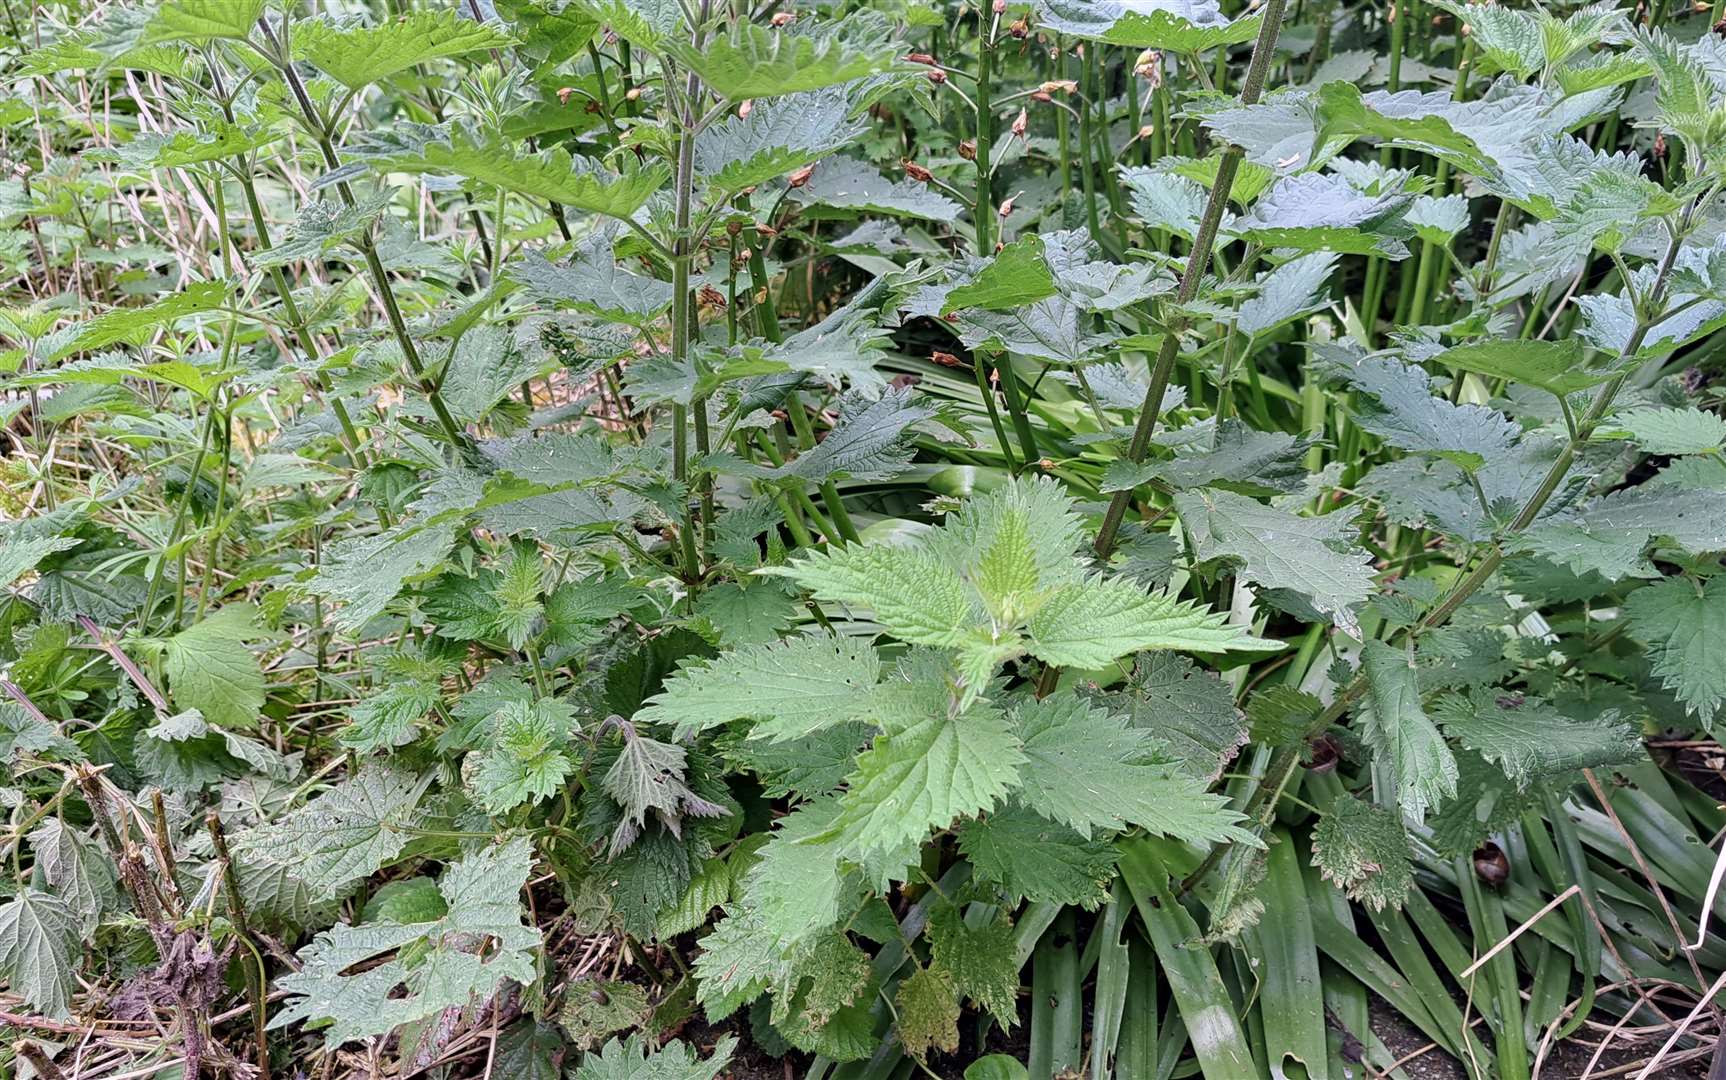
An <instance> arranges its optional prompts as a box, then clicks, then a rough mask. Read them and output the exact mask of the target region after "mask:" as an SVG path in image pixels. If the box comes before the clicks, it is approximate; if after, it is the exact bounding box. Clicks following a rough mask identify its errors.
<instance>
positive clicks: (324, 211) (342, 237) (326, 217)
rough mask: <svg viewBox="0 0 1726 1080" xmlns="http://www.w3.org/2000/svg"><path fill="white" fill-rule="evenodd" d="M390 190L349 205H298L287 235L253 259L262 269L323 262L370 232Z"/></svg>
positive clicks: (390, 197) (386, 205)
mask: <svg viewBox="0 0 1726 1080" xmlns="http://www.w3.org/2000/svg"><path fill="white" fill-rule="evenodd" d="M394 197H395V196H394V193H393V192H384V193H382V194H380V195H377V196H374V197H371V198H363V199H360V200H359V201H358V202H356V203H354V204H353V205H352V206H349V205H347V204H345V203H341V202H325V201H324V200H322V199H315V200H313V201H311V202H309V203H307V204H305V205H304V206H302V207H301V208H300V212H299V214H298V215H297V216H296V217H295V218H294V220H293V223H292V224H290V225H289V226H288V231H287V235H286V236H285V237H283V238H282V239H281V240H280V241H278V242H277V243H276V245H275V246H274V247H271V248H270V249H269V250H267V251H260V252H258V253H257V255H256V256H254V258H253V261H254V262H255V263H256V264H257V265H258V266H260V267H263V268H264V269H269V268H270V267H275V266H287V265H289V264H290V263H295V262H299V261H300V260H302V259H303V260H308V261H311V262H322V261H323V260H324V259H325V258H326V257H327V256H328V255H329V254H330V253H331V252H332V251H334V250H335V249H336V248H338V247H340V246H341V245H343V244H352V243H353V242H354V241H356V240H358V239H359V238H361V237H363V236H366V235H368V234H369V233H370V232H371V229H372V226H373V224H374V223H375V222H376V221H377V220H378V218H380V217H382V216H383V214H384V212H385V211H386V210H388V209H389V205H390V203H391V202H393V201H394Z"/></svg>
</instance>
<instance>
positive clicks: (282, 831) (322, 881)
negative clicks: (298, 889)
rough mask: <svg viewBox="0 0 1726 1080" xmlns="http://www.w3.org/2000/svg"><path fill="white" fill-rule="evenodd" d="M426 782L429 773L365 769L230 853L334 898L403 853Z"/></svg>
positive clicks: (245, 839) (239, 843) (242, 840)
mask: <svg viewBox="0 0 1726 1080" xmlns="http://www.w3.org/2000/svg"><path fill="white" fill-rule="evenodd" d="M431 780H432V776H431V774H430V773H424V774H420V775H417V776H416V775H415V774H413V773H410V772H404V771H401V770H398V769H395V768H391V767H389V766H383V765H374V766H366V767H364V768H362V769H361V770H360V772H359V775H357V776H354V777H352V778H350V779H348V780H344V781H343V782H342V783H340V784H337V785H336V786H335V787H333V788H331V789H330V790H328V791H326V792H324V793H323V794H322V795H319V796H318V797H317V798H315V799H313V800H312V801H311V802H309V803H307V804H306V805H305V806H303V807H301V808H300V809H298V810H295V811H294V812H292V813H290V814H287V815H286V816H284V817H282V818H281V819H280V820H279V821H276V822H274V823H272V824H269V825H264V826H261V827H259V828H257V829H254V830H251V831H249V832H246V833H243V834H241V836H240V837H237V838H236V847H237V848H238V849H239V850H241V851H243V852H250V853H252V854H253V855H254V856H259V857H262V858H264V859H267V860H269V861H271V862H276V863H281V864H286V865H289V866H291V867H292V870H293V873H294V876H295V877H297V878H299V879H300V880H301V881H303V882H304V883H305V884H306V886H307V887H309V888H310V889H312V890H313V891H314V893H316V894H319V895H327V894H332V893H334V894H339V893H341V892H343V891H344V890H346V889H348V888H349V887H351V886H353V885H354V884H356V883H357V882H359V881H362V880H364V879H365V878H367V877H370V876H371V875H372V874H373V873H375V872H376V871H377V870H378V868H379V867H381V866H383V865H385V864H386V863H388V862H389V861H390V860H392V859H394V858H395V857H396V856H397V855H398V854H400V853H401V850H402V849H403V848H404V847H406V846H407V843H408V840H409V839H410V837H409V835H408V834H407V833H406V832H405V831H403V827H404V826H407V825H408V824H410V822H411V819H412V815H413V813H414V810H415V808H416V807H418V806H419V801H420V798H421V797H422V796H423V795H424V794H425V791H426V788H428V787H429V786H430V785H431Z"/></svg>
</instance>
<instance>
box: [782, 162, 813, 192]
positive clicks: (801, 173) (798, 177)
mask: <svg viewBox="0 0 1726 1080" xmlns="http://www.w3.org/2000/svg"><path fill="white" fill-rule="evenodd" d="M814 175H815V166H814V165H813V164H810V165H805V166H803V167H802V168H801V169H798V170H797V171H796V172H794V173H792V174H791V175H790V176H789V177H787V178H786V181H785V182H786V183H788V184H790V185H791V186H792V187H794V188H800V187H802V186H803V185H804V184H807V183H808V182H809V178H810V177H811V176H814Z"/></svg>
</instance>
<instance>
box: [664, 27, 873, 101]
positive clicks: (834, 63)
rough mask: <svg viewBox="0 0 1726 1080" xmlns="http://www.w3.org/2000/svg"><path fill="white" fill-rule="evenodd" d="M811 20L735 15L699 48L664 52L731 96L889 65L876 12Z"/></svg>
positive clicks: (791, 89)
mask: <svg viewBox="0 0 1726 1080" xmlns="http://www.w3.org/2000/svg"><path fill="white" fill-rule="evenodd" d="M815 25H816V27H817V29H814V30H808V31H805V30H803V29H802V28H801V27H799V26H798V24H797V23H792V24H791V25H790V26H788V27H785V28H780V27H767V26H763V25H761V24H759V23H753V22H749V21H747V20H736V21H734V22H732V24H731V26H730V30H729V32H728V33H724V34H721V35H719V36H717V37H715V38H713V39H711V40H709V41H707V42H704V43H703V44H702V46H701V47H700V48H695V47H694V46H693V45H690V44H689V43H687V42H684V41H677V42H674V43H672V44H671V46H670V47H669V48H668V50H667V51H668V52H670V53H671V55H672V56H673V57H675V58H676V59H677V60H679V61H681V62H682V64H683V65H684V66H685V67H686V68H688V69H689V70H690V71H693V72H695V74H697V75H699V76H701V80H702V81H703V82H705V83H706V84H707V87H708V89H710V90H712V91H713V92H714V93H715V94H717V95H719V96H720V97H722V98H725V99H727V100H730V101H746V100H749V99H752V98H766V97H772V96H774V95H776V94H796V93H802V92H805V91H809V90H819V89H821V88H822V87H826V86H833V85H835V84H837V83H844V82H850V81H851V80H853V79H860V78H863V77H865V76H868V75H875V74H879V73H880V72H883V71H886V70H888V69H889V68H890V67H892V65H893V61H894V59H895V52H896V50H895V48H894V43H893V41H892V40H891V38H890V36H888V35H889V34H890V30H889V28H888V26H887V23H886V20H884V19H881V18H879V17H878V16H875V15H874V13H872V12H862V13H857V14H853V15H852V16H850V17H849V18H848V19H841V20H838V21H834V22H828V23H817V24H815Z"/></svg>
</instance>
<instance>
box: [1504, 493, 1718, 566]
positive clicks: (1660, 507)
mask: <svg viewBox="0 0 1726 1080" xmlns="http://www.w3.org/2000/svg"><path fill="white" fill-rule="evenodd" d="M1723 514H1726V491H1719V490H1711V489H1706V488H1685V487H1677V486H1673V485H1669V484H1662V483H1649V484H1643V485H1641V486H1639V487H1634V488H1624V489H1621V490H1619V491H1614V492H1611V493H1610V494H1607V495H1604V496H1602V497H1601V498H1599V499H1597V500H1595V502H1594V503H1593V504H1592V505H1590V506H1587V507H1584V508H1583V509H1582V510H1580V511H1578V512H1577V513H1576V514H1574V515H1571V516H1565V517H1557V516H1555V517H1552V518H1548V519H1546V520H1544V521H1541V522H1539V523H1537V524H1536V525H1535V526H1534V527H1533V528H1531V529H1529V530H1528V531H1527V532H1526V533H1523V534H1522V535H1521V536H1520V537H1519V538H1518V539H1517V542H1516V545H1515V546H1516V549H1517V550H1520V551H1529V552H1533V553H1535V554H1538V555H1542V556H1544V557H1546V558H1548V559H1551V560H1553V561H1554V562H1558V563H1561V564H1564V565H1567V566H1569V567H1570V568H1571V569H1573V570H1575V571H1576V572H1577V573H1579V574H1583V573H1587V572H1589V571H1590V570H1593V571H1596V572H1598V573H1600V574H1602V575H1603V576H1605V577H1606V578H1607V580H1609V581H1617V580H1618V579H1620V578H1622V577H1625V576H1636V577H1652V576H1654V572H1653V568H1652V566H1650V564H1649V563H1648V562H1647V560H1646V559H1644V558H1643V554H1644V552H1646V551H1647V549H1648V545H1649V544H1651V543H1653V542H1654V541H1655V539H1656V538H1661V539H1664V540H1669V541H1671V542H1672V544H1673V545H1675V546H1676V547H1677V548H1679V549H1680V550H1682V551H1684V552H1686V553H1687V554H1690V555H1705V554H1711V553H1713V552H1716V551H1726V518H1723V516H1722V515H1723Z"/></svg>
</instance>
